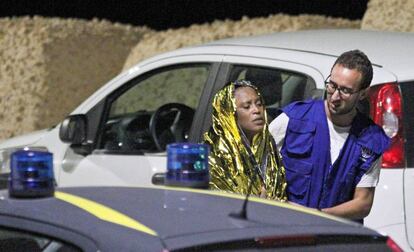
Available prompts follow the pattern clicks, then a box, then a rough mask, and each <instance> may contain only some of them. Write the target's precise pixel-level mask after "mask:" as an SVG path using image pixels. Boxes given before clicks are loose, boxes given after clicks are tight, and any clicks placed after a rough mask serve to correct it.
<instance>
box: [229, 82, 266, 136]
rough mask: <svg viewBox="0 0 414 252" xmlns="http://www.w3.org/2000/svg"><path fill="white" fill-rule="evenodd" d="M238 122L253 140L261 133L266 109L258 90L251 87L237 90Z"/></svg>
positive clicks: (235, 94) (235, 95)
mask: <svg viewBox="0 0 414 252" xmlns="http://www.w3.org/2000/svg"><path fill="white" fill-rule="evenodd" d="M234 97H235V100H236V115H237V122H238V124H239V125H240V127H241V128H242V130H243V131H244V133H245V134H246V135H247V137H249V138H251V137H253V136H254V135H256V134H257V133H259V132H261V131H262V129H263V127H264V124H265V118H264V108H263V104H262V102H261V100H260V97H259V96H258V95H257V93H256V90H254V89H253V88H251V87H239V88H237V89H236V90H235V93H234Z"/></svg>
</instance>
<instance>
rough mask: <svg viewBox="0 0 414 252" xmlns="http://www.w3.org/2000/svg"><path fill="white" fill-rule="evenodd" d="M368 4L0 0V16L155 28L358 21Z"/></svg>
mask: <svg viewBox="0 0 414 252" xmlns="http://www.w3.org/2000/svg"><path fill="white" fill-rule="evenodd" d="M367 2H368V0H319V1H318V0H245V1H242V0H239V1H235V0H198V1H197V0H135V1H133V0H128V1H126V0H124V1H123V0H118V1H88V0H0V17H12V16H27V15H30V16H33V15H39V16H44V17H72V18H83V19H92V18H94V17H97V18H99V19H106V20H109V21H112V22H120V23H125V24H132V25H137V26H140V25H147V26H148V27H150V28H152V29H156V30H164V29H168V28H177V27H184V26H189V25H191V24H194V23H199V24H201V23H205V22H211V21H213V20H215V19H220V20H224V19H226V18H227V19H232V20H238V19H240V18H241V17H243V16H248V17H265V16H268V15H270V14H276V13H285V14H290V15H297V14H320V15H327V16H331V17H343V18H349V19H361V18H362V16H363V15H364V12H365V10H366V8H367Z"/></svg>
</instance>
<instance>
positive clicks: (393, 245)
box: [387, 237, 403, 252]
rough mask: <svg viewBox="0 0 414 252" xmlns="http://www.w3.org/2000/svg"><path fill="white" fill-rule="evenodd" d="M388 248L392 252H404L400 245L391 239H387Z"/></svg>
mask: <svg viewBox="0 0 414 252" xmlns="http://www.w3.org/2000/svg"><path fill="white" fill-rule="evenodd" d="M387 246H388V247H389V248H390V249H391V251H392V252H403V250H402V249H401V248H400V246H398V244H397V243H396V242H395V241H394V240H393V239H391V238H390V237H388V239H387Z"/></svg>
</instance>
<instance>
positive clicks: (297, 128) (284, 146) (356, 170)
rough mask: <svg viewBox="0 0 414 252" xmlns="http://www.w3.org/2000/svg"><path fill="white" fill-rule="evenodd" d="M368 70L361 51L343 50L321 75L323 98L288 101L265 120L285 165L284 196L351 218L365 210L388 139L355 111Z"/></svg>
mask: <svg viewBox="0 0 414 252" xmlns="http://www.w3.org/2000/svg"><path fill="white" fill-rule="evenodd" d="M372 75H373V70H372V65H371V62H370V61H369V59H368V57H367V56H366V55H365V54H364V53H363V52H361V51H359V50H352V51H348V52H345V53H343V54H342V55H340V56H339V57H338V58H337V60H336V61H335V63H334V65H333V67H332V69H331V74H330V75H329V76H328V78H327V80H326V99H325V100H308V101H304V102H294V103H292V104H289V105H287V106H286V107H284V108H283V109H282V110H283V113H282V114H281V115H280V116H278V117H277V118H276V119H275V120H273V121H272V123H271V124H270V132H271V133H272V135H273V137H274V138H275V140H276V142H277V145H278V147H279V148H281V151H280V152H281V154H282V157H283V161H284V164H285V169H286V179H287V185H288V187H287V193H288V200H289V201H291V202H295V203H298V204H301V205H303V206H307V207H311V208H316V209H320V210H321V211H323V212H326V213H329V214H333V215H336V216H341V217H345V218H349V219H354V220H362V219H363V218H364V217H366V216H367V215H368V214H369V212H370V210H371V207H372V202H373V199H374V193H375V186H376V185H377V183H378V179H379V172H380V165H381V162H380V160H381V156H382V153H383V152H384V151H385V150H386V149H387V148H388V145H389V141H390V140H389V138H388V137H387V136H386V135H385V133H384V131H383V130H382V128H381V127H379V126H378V125H376V124H375V123H374V122H373V121H372V120H371V119H369V118H368V117H367V116H366V115H364V114H362V113H361V112H359V111H358V110H357V104H358V102H359V101H361V100H363V99H364V98H366V96H367V91H368V88H369V85H370V83H371V80H372Z"/></svg>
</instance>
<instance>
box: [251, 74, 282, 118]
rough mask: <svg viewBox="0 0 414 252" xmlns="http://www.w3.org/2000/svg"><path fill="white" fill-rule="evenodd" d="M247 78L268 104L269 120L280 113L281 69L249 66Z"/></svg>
mask: <svg viewBox="0 0 414 252" xmlns="http://www.w3.org/2000/svg"><path fill="white" fill-rule="evenodd" d="M245 79H246V80H248V81H250V82H251V83H252V84H253V85H255V86H256V87H257V88H258V89H259V91H260V94H261V95H262V97H263V100H264V102H265V105H266V108H267V109H266V111H267V114H268V117H269V122H270V121H271V120H273V119H274V118H275V117H276V116H278V115H279V114H280V112H279V108H280V101H281V100H282V85H283V83H282V76H281V73H280V71H278V70H275V69H265V68H249V69H248V70H247V71H246V75H245Z"/></svg>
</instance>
